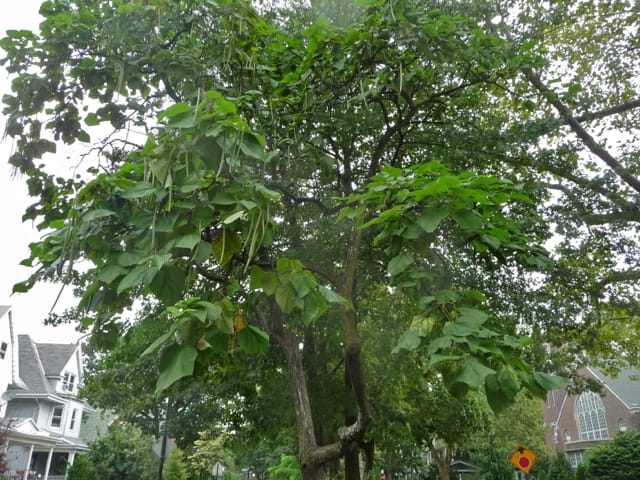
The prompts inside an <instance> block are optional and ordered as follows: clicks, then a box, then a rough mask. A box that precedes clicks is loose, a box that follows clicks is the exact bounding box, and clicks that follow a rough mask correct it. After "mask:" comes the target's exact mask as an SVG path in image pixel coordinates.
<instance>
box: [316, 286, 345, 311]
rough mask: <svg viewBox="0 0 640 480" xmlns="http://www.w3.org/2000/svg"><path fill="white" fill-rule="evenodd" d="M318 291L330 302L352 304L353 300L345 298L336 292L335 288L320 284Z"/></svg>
mask: <svg viewBox="0 0 640 480" xmlns="http://www.w3.org/2000/svg"><path fill="white" fill-rule="evenodd" d="M318 291H319V292H320V293H321V294H322V296H323V297H324V299H325V300H326V301H327V302H329V303H339V304H341V305H347V306H349V307H350V306H351V302H350V301H349V300H347V299H346V298H344V297H343V296H342V295H340V294H338V293H336V292H334V291H333V290H331V289H329V288H327V287H324V286H320V287H318Z"/></svg>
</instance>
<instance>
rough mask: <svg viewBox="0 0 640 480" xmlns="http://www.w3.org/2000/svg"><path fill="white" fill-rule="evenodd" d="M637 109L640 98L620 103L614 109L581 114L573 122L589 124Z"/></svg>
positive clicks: (639, 105) (639, 104)
mask: <svg viewBox="0 0 640 480" xmlns="http://www.w3.org/2000/svg"><path fill="white" fill-rule="evenodd" d="M638 107H640V98H639V99H636V100H631V101H630V102H626V103H621V104H620V105H616V106H615V107H611V108H605V109H603V110H599V111H597V112H586V113H583V114H582V115H580V116H579V117H575V120H576V121H578V122H589V121H591V120H600V119H601V118H605V117H608V116H610V115H617V114H618V113H623V112H627V111H629V110H633V109H634V108H638Z"/></svg>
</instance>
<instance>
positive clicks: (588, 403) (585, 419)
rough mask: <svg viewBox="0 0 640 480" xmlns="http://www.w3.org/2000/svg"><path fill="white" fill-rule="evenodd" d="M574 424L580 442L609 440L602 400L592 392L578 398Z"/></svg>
mask: <svg viewBox="0 0 640 480" xmlns="http://www.w3.org/2000/svg"><path fill="white" fill-rule="evenodd" d="M576 422H577V423H578V429H579V430H580V440H602V439H605V438H609V431H608V430H607V421H606V419H605V415H604V405H603V404H602V399H601V398H600V396H599V395H597V394H595V393H593V392H584V393H583V394H581V395H580V396H579V397H578V400H577V401H576Z"/></svg>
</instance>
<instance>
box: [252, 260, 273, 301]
mask: <svg viewBox="0 0 640 480" xmlns="http://www.w3.org/2000/svg"><path fill="white" fill-rule="evenodd" d="M277 287H278V277H277V276H276V274H275V273H273V272H266V271H264V270H263V269H262V268H260V267H258V266H254V267H253V268H252V269H251V281H250V283H249V288H250V289H251V290H253V291H255V290H259V289H262V290H264V292H265V293H266V294H267V295H273V294H274V292H275V291H276V288H277Z"/></svg>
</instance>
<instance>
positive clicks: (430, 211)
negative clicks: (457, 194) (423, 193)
mask: <svg viewBox="0 0 640 480" xmlns="http://www.w3.org/2000/svg"><path fill="white" fill-rule="evenodd" d="M448 216H449V209H448V208H444V207H429V208H425V209H424V210H423V211H422V213H421V214H420V216H419V217H418V218H417V219H416V223H417V224H418V225H420V228H422V230H424V231H425V232H427V233H433V232H435V230H436V228H438V225H440V222H442V220H444V219H445V218H447V217H448Z"/></svg>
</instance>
